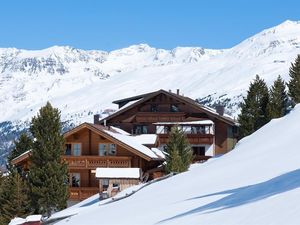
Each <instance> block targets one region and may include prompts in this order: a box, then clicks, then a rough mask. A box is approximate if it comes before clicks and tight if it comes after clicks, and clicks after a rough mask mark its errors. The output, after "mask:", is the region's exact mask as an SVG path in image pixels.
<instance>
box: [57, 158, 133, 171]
mask: <svg viewBox="0 0 300 225" xmlns="http://www.w3.org/2000/svg"><path fill="white" fill-rule="evenodd" d="M62 160H64V161H65V162H67V164H68V168H69V169H96V168H97V167H118V168H127V167H131V157H123V156H62Z"/></svg>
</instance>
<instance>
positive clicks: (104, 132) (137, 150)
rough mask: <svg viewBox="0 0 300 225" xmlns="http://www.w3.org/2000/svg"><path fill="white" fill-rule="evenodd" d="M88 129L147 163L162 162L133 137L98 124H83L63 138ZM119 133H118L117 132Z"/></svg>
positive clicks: (118, 129)
mask: <svg viewBox="0 0 300 225" xmlns="http://www.w3.org/2000/svg"><path fill="white" fill-rule="evenodd" d="M83 128H88V129H90V130H92V131H94V132H96V133H98V134H99V135H101V136H103V137H105V138H107V139H108V140H111V141H112V142H114V143H116V144H119V145H121V146H123V147H124V148H126V149H127V150H129V151H131V152H133V153H134V154H136V155H139V156H140V157H142V158H144V159H146V160H147V161H150V160H163V158H161V157H160V156H159V155H157V154H156V153H155V152H153V151H152V150H151V149H150V148H148V147H146V146H144V145H142V144H141V143H140V142H138V141H136V140H135V139H134V137H133V136H130V135H128V134H126V133H124V132H121V133H120V130H121V129H120V128H117V129H114V128H113V127H105V126H102V125H98V124H91V123H83V124H81V125H79V126H77V127H75V128H73V129H72V130H70V131H68V132H66V133H65V134H64V137H65V138H66V137H68V136H69V135H72V134H74V133H76V132H77V131H79V130H81V129H83ZM118 131H119V132H118Z"/></svg>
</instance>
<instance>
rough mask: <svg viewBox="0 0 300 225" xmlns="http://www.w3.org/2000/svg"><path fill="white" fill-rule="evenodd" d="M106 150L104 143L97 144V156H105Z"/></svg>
mask: <svg viewBox="0 0 300 225" xmlns="http://www.w3.org/2000/svg"><path fill="white" fill-rule="evenodd" d="M106 152H107V151H106V144H99V156H105V155H106Z"/></svg>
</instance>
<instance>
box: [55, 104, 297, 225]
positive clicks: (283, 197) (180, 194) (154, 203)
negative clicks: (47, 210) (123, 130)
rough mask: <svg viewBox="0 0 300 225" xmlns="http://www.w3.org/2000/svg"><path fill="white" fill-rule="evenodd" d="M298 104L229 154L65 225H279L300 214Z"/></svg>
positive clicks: (291, 223) (97, 207)
mask: <svg viewBox="0 0 300 225" xmlns="http://www.w3.org/2000/svg"><path fill="white" fill-rule="evenodd" d="M299 119H300V105H297V106H296V108H295V109H294V110H293V111H292V112H291V113H290V114H288V115H287V116H285V117H284V118H280V119H276V120H272V121H271V122H270V123H268V124H267V125H265V126H264V127H262V128H261V129H260V130H258V131H257V132H255V133H254V134H252V135H251V136H248V137H246V138H244V139H243V140H241V142H240V143H239V144H238V146H237V147H236V148H235V149H234V150H233V151H231V152H230V153H228V154H226V155H224V156H222V157H219V158H215V159H212V160H209V161H208V162H207V163H204V164H198V165H194V166H192V168H191V169H190V171H188V172H185V173H182V174H179V175H176V176H173V177H171V178H168V179H166V180H163V181H160V182H157V183H154V184H152V185H149V186H147V187H145V188H143V189H141V190H140V191H139V192H137V193H136V194H134V195H132V196H130V197H128V198H126V199H123V200H120V201H117V202H114V203H111V204H106V205H99V204H98V203H96V204H92V205H90V206H88V207H85V208H84V209H82V210H79V211H78V214H77V215H74V216H73V217H71V218H69V219H66V220H63V221H61V222H59V223H58V224H59V225H62V224H66V225H67V224H72V225H84V224H100V222H101V224H130V225H133V224H205V225H208V224H213V225H218V224H220V225H226V224H230V225H241V224H249V225H253V224H264V225H267V224H272V225H276V224H278V225H279V224H281V225H287V224H288V225H294V224H295V225H297V224H299V215H300V204H299V198H300V163H299V159H300V151H299V148H298V147H297V146H298V145H299V141H298V140H299V130H300V123H299Z"/></svg>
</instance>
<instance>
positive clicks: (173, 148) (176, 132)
mask: <svg viewBox="0 0 300 225" xmlns="http://www.w3.org/2000/svg"><path fill="white" fill-rule="evenodd" d="M167 153H168V154H167V157H166V162H167V164H166V170H167V171H168V172H177V173H180V172H184V171H187V170H188V168H189V166H190V164H191V162H192V159H193V153H192V150H191V146H190V144H189V143H188V141H187V139H186V137H185V135H184V133H183V131H182V130H180V129H179V128H178V126H175V127H173V128H172V129H171V133H170V136H169V142H168V144H167Z"/></svg>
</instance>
